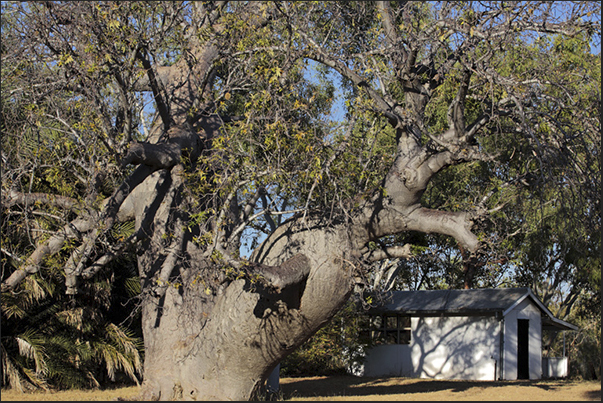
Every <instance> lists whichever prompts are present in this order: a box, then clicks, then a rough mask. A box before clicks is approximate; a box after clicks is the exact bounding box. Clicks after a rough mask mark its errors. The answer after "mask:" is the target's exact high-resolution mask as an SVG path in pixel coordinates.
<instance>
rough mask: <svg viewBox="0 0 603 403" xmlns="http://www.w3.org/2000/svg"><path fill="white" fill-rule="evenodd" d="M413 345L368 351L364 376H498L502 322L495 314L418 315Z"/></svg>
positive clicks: (485, 378)
mask: <svg viewBox="0 0 603 403" xmlns="http://www.w3.org/2000/svg"><path fill="white" fill-rule="evenodd" d="M411 328H412V330H411V332H412V335H411V343H410V344H409V345H396V344H390V345H380V346H375V347H373V348H372V349H371V350H369V351H368V352H367V355H366V358H365V363H364V376H406V377H420V378H435V379H466V380H494V379H496V378H497V377H498V375H497V374H496V373H495V371H497V366H498V365H499V364H498V362H499V351H500V348H499V347H500V337H499V332H500V325H499V321H498V320H497V319H496V318H495V317H493V316H452V317H450V316H449V317H423V318H417V317H414V318H412V319H411Z"/></svg>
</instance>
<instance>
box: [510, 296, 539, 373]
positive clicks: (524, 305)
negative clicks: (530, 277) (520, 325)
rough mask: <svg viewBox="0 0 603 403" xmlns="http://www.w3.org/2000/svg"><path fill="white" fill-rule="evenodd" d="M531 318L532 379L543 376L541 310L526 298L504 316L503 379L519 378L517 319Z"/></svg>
mask: <svg viewBox="0 0 603 403" xmlns="http://www.w3.org/2000/svg"><path fill="white" fill-rule="evenodd" d="M518 319H527V320H529V321H530V322H529V355H530V357H529V370H530V375H529V376H530V379H540V378H541V376H542V323H541V317H540V310H539V309H538V308H537V307H536V306H535V305H534V304H533V303H532V302H531V301H530V300H529V299H527V298H526V299H525V300H523V301H522V302H521V303H519V304H518V305H517V306H516V307H515V308H514V309H513V310H511V311H510V312H509V313H508V314H507V315H505V318H504V323H505V325H504V363H503V379H506V380H516V379H517V369H518V368H517V367H518V365H517V346H518V339H517V320H518Z"/></svg>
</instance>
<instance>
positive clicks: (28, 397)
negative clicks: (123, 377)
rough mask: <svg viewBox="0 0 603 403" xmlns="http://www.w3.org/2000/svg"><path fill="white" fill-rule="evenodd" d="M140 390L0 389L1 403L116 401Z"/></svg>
mask: <svg viewBox="0 0 603 403" xmlns="http://www.w3.org/2000/svg"><path fill="white" fill-rule="evenodd" d="M139 391H140V388H139V387H138V386H130V387H125V388H116V389H103V390H64V391H60V392H33V393H21V392H18V391H16V390H14V389H2V399H0V400H2V401H50V400H55V401H56V400H61V401H85V400H103V401H108V400H118V398H120V399H135V398H136V396H137V395H138V392H139Z"/></svg>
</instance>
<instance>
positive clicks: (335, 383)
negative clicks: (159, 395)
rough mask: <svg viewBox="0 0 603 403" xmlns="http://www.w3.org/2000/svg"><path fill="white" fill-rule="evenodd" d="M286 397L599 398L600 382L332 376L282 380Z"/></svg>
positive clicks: (343, 398)
mask: <svg viewBox="0 0 603 403" xmlns="http://www.w3.org/2000/svg"><path fill="white" fill-rule="evenodd" d="M281 389H282V396H283V398H284V399H285V400H357V401H369V400H381V401H384V400H448V401H450V400H478V401H479V400H481V401H484V400H488V401H495V400H499V401H500V400H511V401H513V400H515V401H536V400H544V401H561V400H572V401H576V400H598V401H601V382H600V381H591V382H579V381H568V380H542V381H514V382H511V381H504V382H493V381H444V380H433V379H415V378H356V377H352V376H332V377H313V378H284V379H281Z"/></svg>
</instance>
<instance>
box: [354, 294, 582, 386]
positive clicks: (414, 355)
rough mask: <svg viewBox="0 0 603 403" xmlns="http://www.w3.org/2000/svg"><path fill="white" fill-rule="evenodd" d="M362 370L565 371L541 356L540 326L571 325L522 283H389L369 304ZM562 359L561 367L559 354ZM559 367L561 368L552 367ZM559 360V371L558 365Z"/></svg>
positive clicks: (527, 374) (511, 376) (509, 376)
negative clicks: (398, 286)
mask: <svg viewBox="0 0 603 403" xmlns="http://www.w3.org/2000/svg"><path fill="white" fill-rule="evenodd" d="M369 315H370V329H369V330H368V331H367V333H368V336H369V337H371V338H372V340H373V343H375V344H376V345H374V347H372V348H371V349H370V350H368V352H367V354H366V356H365V360H364V365H363V367H361V368H358V369H357V370H355V371H354V372H355V373H356V374H357V375H364V376H405V377H418V378H435V379H466V380H497V379H505V380H515V379H540V378H542V377H543V372H544V376H553V375H555V376H566V375H567V358H566V357H562V358H561V362H562V364H559V360H560V359H555V360H556V361H555V365H554V366H555V369H556V370H557V371H561V372H555V373H554V374H552V373H551V371H553V370H555V369H553V370H552V369H551V365H550V362H548V361H547V360H546V359H543V357H542V330H543V329H547V328H550V329H556V330H577V327H576V326H574V325H572V324H570V323H567V322H564V321H562V320H560V319H557V318H555V317H554V316H553V314H552V313H551V312H550V311H549V310H548V309H547V308H546V307H545V306H544V305H543V304H542V302H541V301H539V299H538V298H537V297H536V296H535V295H534V293H533V292H532V291H531V290H530V289H529V288H500V289H477V290H434V291H394V292H391V293H388V294H387V295H386V296H385V297H384V299H383V303H382V304H381V305H379V306H378V307H376V308H373V309H371V310H370V311H369ZM564 360H565V367H563V361H564ZM559 368H561V369H559ZM564 368H565V373H563V371H564Z"/></svg>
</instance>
